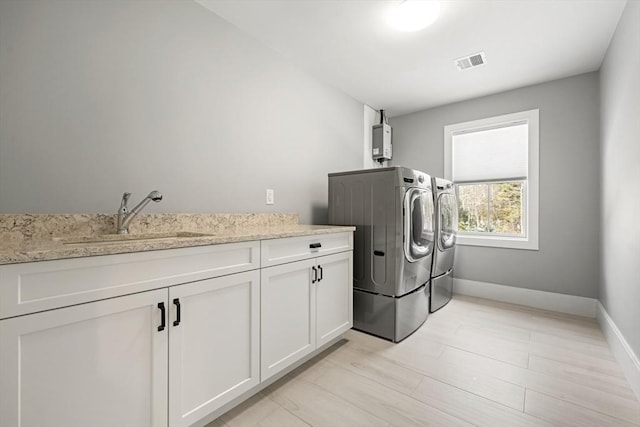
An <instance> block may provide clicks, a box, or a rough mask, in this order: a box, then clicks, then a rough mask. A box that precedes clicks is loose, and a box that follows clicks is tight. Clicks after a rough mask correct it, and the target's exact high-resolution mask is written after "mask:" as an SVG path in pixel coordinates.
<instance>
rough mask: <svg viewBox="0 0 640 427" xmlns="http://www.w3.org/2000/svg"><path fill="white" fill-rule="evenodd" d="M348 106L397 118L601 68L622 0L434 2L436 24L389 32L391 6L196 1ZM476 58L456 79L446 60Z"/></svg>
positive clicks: (345, 1)
mask: <svg viewBox="0 0 640 427" xmlns="http://www.w3.org/2000/svg"><path fill="white" fill-rule="evenodd" d="M196 1H197V2H198V3H200V4H202V5H203V6H205V7H206V8H208V9H210V10H211V11H213V12H215V13H216V14H217V15H219V16H221V17H222V18H224V19H225V20H227V21H229V22H230V23H232V24H233V25H235V26H236V27H238V28H240V29H242V30H244V31H245V32H247V33H249V34H250V35H252V36H253V37H255V38H256V39H257V40H259V41H261V42H262V43H264V44H266V45H267V46H270V47H271V48H273V49H274V50H276V51H278V52H280V53H282V54H283V55H284V56H286V57H287V58H289V59H290V60H292V61H293V62H294V63H296V64H298V65H299V66H301V67H302V68H304V69H306V70H307V71H308V72H309V73H311V74H312V75H314V76H316V77H317V78H318V79H320V80H322V81H325V82H327V83H329V84H331V85H333V86H335V87H337V88H339V89H341V90H342V91H344V92H346V93H347V94H349V95H351V96H352V97H353V98H355V99H357V100H358V101H361V102H363V103H365V104H367V105H369V106H371V107H373V108H375V109H381V108H382V109H384V110H386V111H387V114H388V115H389V116H397V115H401V114H406V113H410V112H413V111H418V110H422V109H425V108H429V107H433V106H437V105H443V104H448V103H451V102H455V101H460V100H464V99H470V98H475V97H478V96H482V95H487V94H491V93H496V92H501V91H504V90H508V89H513V88H517V87H522V86H527V85H531V84H535V83H541V82H545V81H549V80H554V79H558V78H562V77H567V76H572V75H576V74H580V73H585V72H589V71H595V70H598V69H599V68H600V65H601V64H602V60H603V58H604V55H605V52H606V50H607V47H608V46H609V42H610V40H611V37H612V35H613V33H614V31H615V28H616V25H617V23H618V20H619V19H620V15H621V14H622V10H623V9H624V6H625V0H455V1H442V2H441V4H442V6H441V12H440V17H439V18H438V20H437V21H436V22H435V23H434V24H433V25H431V26H430V27H428V28H426V29H424V30H422V31H419V32H415V33H401V32H396V31H393V30H391V29H390V28H389V27H388V26H387V24H386V22H385V11H386V10H387V9H388V8H389V7H390V6H392V5H394V4H397V3H399V0H395V1H374V0H297V1H296V0H241V1H238V0H196ZM479 51H484V52H485V53H486V61H487V63H486V64H485V65H483V66H480V67H476V68H471V69H468V70H465V71H458V69H457V68H456V66H455V64H454V59H456V58H459V57H462V56H465V55H469V54H472V53H476V52H479Z"/></svg>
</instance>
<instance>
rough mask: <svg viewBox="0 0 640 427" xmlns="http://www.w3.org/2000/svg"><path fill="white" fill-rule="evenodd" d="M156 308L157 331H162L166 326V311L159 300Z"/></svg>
mask: <svg viewBox="0 0 640 427" xmlns="http://www.w3.org/2000/svg"><path fill="white" fill-rule="evenodd" d="M158 308H159V309H160V326H158V332H160V331H164V327H165V326H167V324H166V323H165V320H166V314H167V311H166V310H165V308H164V303H163V302H159V303H158Z"/></svg>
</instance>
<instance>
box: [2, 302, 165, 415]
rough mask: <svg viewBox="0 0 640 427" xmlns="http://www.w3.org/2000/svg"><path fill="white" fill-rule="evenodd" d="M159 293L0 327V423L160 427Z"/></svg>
mask: <svg viewBox="0 0 640 427" xmlns="http://www.w3.org/2000/svg"><path fill="white" fill-rule="evenodd" d="M158 303H163V304H164V306H165V307H166V306H167V303H168V301H167V290H166V289H161V290H156V291H149V292H143V293H139V294H134V295H129V296H124V297H119V298H113V299H109V300H104V301H97V302H92V303H87V304H81V305H77V306H73V307H67V308H62V309H58V310H51V311H46V312H42V313H36V314H31V315H27V316H22V317H15V318H11V319H5V320H2V321H0V342H1V343H2V345H1V346H0V425H3V426H17V427H27V426H29V427H31V426H33V427H37V426H65V427H72V426H78V427H86V426H166V425H167V345H168V343H167V338H168V333H167V329H168V328H165V329H164V330H162V331H158V326H159V325H160V323H161V310H160V309H159V307H158Z"/></svg>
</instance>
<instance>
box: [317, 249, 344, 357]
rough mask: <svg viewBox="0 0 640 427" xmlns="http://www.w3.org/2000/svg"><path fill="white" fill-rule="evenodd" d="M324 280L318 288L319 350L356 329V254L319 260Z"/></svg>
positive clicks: (319, 281) (330, 256)
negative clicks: (354, 265) (334, 339)
mask: <svg viewBox="0 0 640 427" xmlns="http://www.w3.org/2000/svg"><path fill="white" fill-rule="evenodd" d="M317 263H318V269H319V271H320V272H321V275H320V277H321V279H320V280H318V281H317V282H316V284H315V286H316V337H317V347H320V346H322V345H323V344H325V343H327V342H329V341H331V340H332V339H333V338H336V337H337V336H339V335H340V334H342V333H343V332H345V331H347V330H348V329H350V328H351V326H353V302H352V301H353V273H352V268H353V267H352V265H353V252H351V251H349V252H342V253H339V254H335V255H328V256H324V257H320V258H318V259H317Z"/></svg>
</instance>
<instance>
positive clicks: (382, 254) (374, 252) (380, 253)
mask: <svg viewBox="0 0 640 427" xmlns="http://www.w3.org/2000/svg"><path fill="white" fill-rule="evenodd" d="M373 254H374V255H375V256H384V252H382V251H373Z"/></svg>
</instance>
